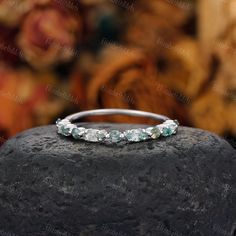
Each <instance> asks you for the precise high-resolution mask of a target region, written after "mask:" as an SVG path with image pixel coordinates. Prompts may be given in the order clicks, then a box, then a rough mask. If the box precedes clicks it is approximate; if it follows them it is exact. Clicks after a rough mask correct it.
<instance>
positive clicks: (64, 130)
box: [58, 125, 70, 136]
mask: <svg viewBox="0 0 236 236" xmlns="http://www.w3.org/2000/svg"><path fill="white" fill-rule="evenodd" d="M58 133H59V134H62V135H64V136H69V135H70V127H68V125H61V126H60V127H59V128H58Z"/></svg>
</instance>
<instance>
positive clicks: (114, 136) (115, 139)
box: [109, 130, 122, 143]
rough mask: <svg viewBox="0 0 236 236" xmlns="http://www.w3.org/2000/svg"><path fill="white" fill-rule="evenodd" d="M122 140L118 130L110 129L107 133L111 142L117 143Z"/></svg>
mask: <svg viewBox="0 0 236 236" xmlns="http://www.w3.org/2000/svg"><path fill="white" fill-rule="evenodd" d="M121 140H122V133H121V132H120V131H118V130H112V131H111V132H110V133H109V141H110V142H112V143H118V142H120V141H121Z"/></svg>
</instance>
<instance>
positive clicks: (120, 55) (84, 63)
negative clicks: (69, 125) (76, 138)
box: [0, 0, 236, 145]
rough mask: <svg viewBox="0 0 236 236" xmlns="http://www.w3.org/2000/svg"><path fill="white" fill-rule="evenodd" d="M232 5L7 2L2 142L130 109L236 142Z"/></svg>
mask: <svg viewBox="0 0 236 236" xmlns="http://www.w3.org/2000/svg"><path fill="white" fill-rule="evenodd" d="M216 2H217V3H216ZM233 4H235V0H228V1H223V0H222V1H212V0H209V1H208V2H207V3H206V1H203V0H196V1H194V0H152V1H151V0H150V1H147V0H136V1H135V0H37V1H36V0H0V137H1V138H0V142H1V143H3V142H4V141H6V140H7V139H8V138H10V137H12V136H13V135H15V134H16V133H18V132H20V131H23V130H26V129H29V128H31V127H35V126H40V125H46V124H51V123H54V122H55V120H56V119H57V118H58V117H64V116H65V115H67V114H70V113H73V112H78V111H80V110H85V109H93V108H130V109H141V110H146V111H152V112H157V113H161V114H164V115H167V116H169V117H171V118H176V119H178V120H179V121H180V123H181V124H182V125H189V126H194V127H198V128H202V129H206V130H210V131H212V132H215V133H217V134H219V135H222V136H224V137H226V138H228V140H230V141H231V143H232V144H233V145H235V143H236V141H234V140H235V139H234V138H235V137H236V78H235V75H236V71H235V69H234V68H235V65H236V60H235V55H236V54H235V49H236V43H235V42H236V34H234V32H235V29H236V28H235V25H236V24H235V23H236V11H234V10H233V9H236V4H235V5H233ZM222 19H224V20H222ZM234 39H235V40H234ZM102 119H103V118H99V117H97V118H93V120H96V121H101V120H102ZM106 120H109V121H116V122H147V121H146V120H143V119H142V120H140V119H131V118H127V117H120V116H117V117H109V119H106ZM148 122H149V121H148ZM150 122H151V121H150Z"/></svg>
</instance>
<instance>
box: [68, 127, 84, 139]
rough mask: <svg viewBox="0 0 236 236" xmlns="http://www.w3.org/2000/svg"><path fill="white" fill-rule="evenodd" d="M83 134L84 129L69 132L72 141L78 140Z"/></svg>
mask: <svg viewBox="0 0 236 236" xmlns="http://www.w3.org/2000/svg"><path fill="white" fill-rule="evenodd" d="M84 133H85V128H77V127H76V128H74V129H73V130H72V132H71V134H72V136H73V138H74V139H80V138H81V137H82V135H83V134H84Z"/></svg>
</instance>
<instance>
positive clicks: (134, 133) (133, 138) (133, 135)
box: [125, 129, 149, 142]
mask: <svg viewBox="0 0 236 236" xmlns="http://www.w3.org/2000/svg"><path fill="white" fill-rule="evenodd" d="M125 137H126V139H127V140H128V141H130V142H139V141H144V140H147V139H148V138H149V137H148V134H147V133H146V132H144V131H143V130H142V129H132V130H127V131H125Z"/></svg>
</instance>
